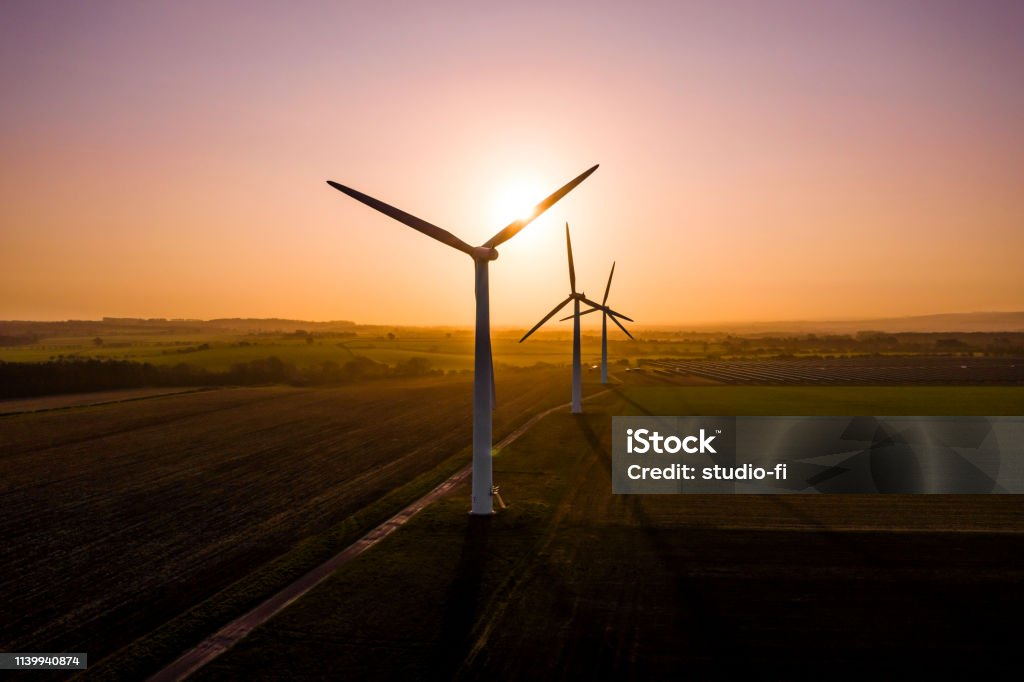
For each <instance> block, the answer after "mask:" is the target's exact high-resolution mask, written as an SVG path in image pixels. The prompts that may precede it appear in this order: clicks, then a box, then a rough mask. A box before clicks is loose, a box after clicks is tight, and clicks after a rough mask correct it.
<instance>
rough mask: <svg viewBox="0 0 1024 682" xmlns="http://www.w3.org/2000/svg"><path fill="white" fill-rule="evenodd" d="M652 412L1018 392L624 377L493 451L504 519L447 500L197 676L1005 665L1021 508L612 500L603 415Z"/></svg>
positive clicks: (949, 408) (956, 406)
mask: <svg viewBox="0 0 1024 682" xmlns="http://www.w3.org/2000/svg"><path fill="white" fill-rule="evenodd" d="M684 409H685V412H681V410H684ZM647 411H653V412H666V413H692V414H764V413H776V414H849V413H864V414H891V415H896V414H922V413H930V414H1021V413H1024V390H1022V389H1020V388H1011V389H1005V390H1004V389H973V388H972V389H961V388H956V389H944V388H929V389H917V388H892V389H882V390H875V389H859V388H857V389H836V388H786V389H776V388H760V387H723V388H711V389H709V388H699V387H692V388H687V387H680V388H674V389H665V388H661V387H651V386H645V385H631V384H627V385H625V386H622V387H619V388H618V389H617V390H615V391H613V392H611V393H609V394H606V395H605V396H604V397H601V398H598V399H596V400H595V402H593V403H591V404H590V408H589V413H588V414H587V415H585V416H572V415H568V414H555V415H552V416H550V417H548V418H545V419H544V420H542V421H541V422H540V423H539V424H538V425H537V426H536V427H535V428H534V429H533V430H531V431H530V432H528V433H527V434H526V435H525V436H524V437H523V438H521V439H520V440H519V441H517V442H516V443H514V444H513V445H512V446H511V447H510V448H508V449H507V450H505V451H504V452H503V453H502V455H501V456H500V457H499V458H498V459H497V460H496V466H495V480H496V482H498V483H500V484H501V486H502V491H503V494H504V495H505V496H506V498H507V501H509V502H510V504H511V507H510V508H509V509H508V510H505V511H503V512H502V513H500V514H499V515H498V516H496V517H494V518H493V519H474V518H467V517H466V515H465V498H466V495H467V494H468V492H467V491H466V490H462V491H460V492H458V493H455V494H453V495H451V496H450V497H449V498H446V499H444V500H443V501H441V502H440V503H438V504H435V505H433V506H432V507H430V508H428V509H427V510H426V511H424V512H423V513H422V514H421V515H420V516H419V517H417V518H415V519H413V521H411V522H410V523H409V524H408V525H407V526H406V527H404V528H403V529H402V530H400V531H399V532H397V533H395V534H394V535H392V536H390V537H389V538H388V539H386V540H385V541H384V542H383V543H382V544H381V545H380V546H378V547H377V548H375V549H374V550H372V551H371V552H369V553H368V554H366V555H364V556H362V557H360V558H359V559H357V560H355V561H353V562H352V563H350V564H349V565H347V566H345V567H344V568H342V569H341V570H339V571H338V572H337V573H336V574H335V575H334V576H332V578H331V579H329V580H328V581H327V582H326V583H325V584H323V585H321V586H320V587H319V588H317V589H316V590H315V591H314V592H313V593H311V594H310V595H308V596H307V597H305V598H304V599H302V600H300V601H299V602H297V603H296V604H294V605H293V606H292V607H290V608H289V609H288V610H286V611H285V612H284V613H282V614H281V615H280V616H278V617H277V618H275V619H273V620H272V621H270V622H269V623H268V624H267V625H265V626H264V627H262V628H260V629H258V630H257V631H256V632H254V633H253V634H252V635H251V636H250V637H249V638H248V639H246V640H244V641H243V642H242V643H240V644H239V645H238V646H236V647H235V648H234V649H232V650H231V651H229V652H228V653H227V654H225V655H224V656H222V657H220V658H219V659H216V660H215V661H213V662H212V663H211V664H210V665H209V666H207V667H206V668H204V669H203V670H201V671H200V672H199V674H198V676H197V677H198V678H199V679H238V678H240V677H241V678H259V679H280V678H297V677H336V676H344V677H353V678H357V679H371V680H373V679H381V680H383V679H395V678H396V677H398V678H401V677H410V678H413V679H418V678H421V677H423V676H424V674H427V673H425V671H427V672H429V674H430V675H433V676H435V677H437V678H441V679H451V678H455V679H551V678H557V679H568V678H570V677H571V678H572V679H587V678H600V679H606V678H615V679H650V678H654V679H667V678H673V679H674V678H679V677H682V678H690V677H693V678H696V679H718V678H741V679H749V678H751V677H754V676H760V677H770V678H773V679H778V678H783V679H793V678H804V677H813V678H820V677H825V678H835V677H840V678H860V679H863V678H865V677H877V676H878V674H879V669H878V666H879V665H880V663H881V662H882V661H888V659H889V658H890V657H892V656H902V659H901V660H898V661H897V662H896V663H895V664H894V663H891V662H889V663H886V667H885V670H886V672H885V673H884V674H882V676H883V677H886V676H889V675H890V674H891V675H892V676H897V677H898V676H905V675H908V674H911V673H913V674H929V673H932V674H941V675H943V676H948V675H950V674H953V675H954V676H955V675H956V674H958V673H964V674H968V673H971V672H975V673H976V672H978V671H981V670H985V669H987V667H988V666H993V665H996V666H998V665H999V664H1000V663H1001V662H1002V661H1003V660H1008V659H1009V658H1010V656H1011V653H1010V652H1012V651H1014V650H1015V647H1016V635H1015V633H1016V632H1018V631H1019V628H1018V622H1019V613H1020V608H1021V606H1024V588H1022V587H1021V586H1022V585H1024V568H1022V566H1021V564H1020V562H1019V561H1018V560H1017V559H1016V557H1017V556H1019V555H1020V554H1021V553H1022V552H1024V533H1022V531H1024V503H1022V502H1021V501H1020V498H1019V497H1017V496H891V497H885V496H857V495H853V496H830V497H823V496H795V497H793V496H787V497H786V498H785V499H783V498H782V497H779V496H746V497H733V496H613V495H611V483H610V466H611V461H610V437H611V434H610V424H609V417H610V416H611V415H614V414H643V413H645V412H647ZM553 444H554V445H553ZM980 614H984V616H983V617H979V615H980ZM1001 652H1006V653H1005V655H1004V654H1002V653H1001ZM979 656H984V657H985V660H980V659H979Z"/></svg>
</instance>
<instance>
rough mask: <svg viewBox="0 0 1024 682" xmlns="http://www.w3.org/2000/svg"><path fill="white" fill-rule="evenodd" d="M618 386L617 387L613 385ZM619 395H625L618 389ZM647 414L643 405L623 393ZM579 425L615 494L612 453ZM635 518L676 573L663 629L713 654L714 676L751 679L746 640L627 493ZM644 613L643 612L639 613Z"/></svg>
mask: <svg viewBox="0 0 1024 682" xmlns="http://www.w3.org/2000/svg"><path fill="white" fill-rule="evenodd" d="M613 390H614V389H613ZM616 393H618V394H619V395H622V394H621V393H619V392H618V391H616ZM622 397H623V398H624V399H625V400H627V402H630V403H632V404H633V405H635V406H636V407H638V408H639V409H641V410H643V411H644V412H646V413H647V414H650V412H648V411H647V410H646V408H644V407H643V406H642V405H639V404H638V403H635V402H633V401H632V400H629V399H628V398H626V397H625V396H622ZM575 421H576V425H577V426H578V427H579V429H580V432H581V433H582V434H583V437H584V438H585V439H586V441H587V444H588V445H589V446H590V448H591V449H592V450H593V451H594V452H595V453H597V458H598V461H599V462H600V463H601V466H602V467H603V468H604V470H605V473H606V474H607V475H608V489H609V494H611V477H612V457H611V453H610V452H609V451H608V448H606V447H605V445H604V443H602V442H601V438H600V437H599V436H598V435H597V433H595V432H594V429H593V427H592V426H591V424H590V422H589V421H588V420H587V418H586V416H584V415H578V416H577V418H576V420H575ZM622 497H623V500H624V502H625V503H626V505H627V506H628V507H629V510H630V512H631V513H632V515H633V518H635V519H636V520H637V531H639V532H640V533H642V534H643V536H644V538H645V540H646V541H647V543H648V544H649V546H650V547H651V549H652V550H653V553H654V554H655V555H656V556H657V557H658V558H659V560H660V561H661V562H662V564H663V565H664V567H665V570H666V572H667V573H668V575H671V576H673V584H672V589H673V591H674V593H675V599H674V600H673V602H674V604H675V606H676V608H674V609H673V628H672V629H673V632H671V633H663V634H664V635H666V636H667V637H668V639H670V640H677V641H681V642H682V641H685V642H690V643H693V644H696V645H697V647H698V648H699V649H701V650H703V651H705V652H707V653H708V654H710V655H711V657H712V663H711V666H712V668H713V670H711V671H707V673H708V674H710V675H711V676H712V677H713V678H726V679H747V678H749V677H750V673H753V672H754V668H753V666H752V665H751V659H750V657H749V656H748V655H747V653H746V652H745V651H744V650H743V640H742V638H741V637H738V636H737V634H738V633H735V632H733V631H732V628H730V627H729V625H728V624H727V623H726V622H725V620H724V619H723V618H722V616H721V614H720V613H719V612H718V610H717V609H715V608H714V606H713V605H712V604H711V603H710V602H709V601H708V600H707V599H706V598H705V597H704V595H703V594H702V593H701V590H700V588H699V586H698V585H697V584H696V583H695V581H693V580H692V579H691V578H689V577H687V575H686V574H687V567H686V566H685V559H683V558H682V557H679V556H677V553H676V552H675V551H674V550H673V547H672V544H671V543H670V542H668V541H667V539H666V534H665V532H663V531H660V530H658V529H656V528H655V527H654V525H653V523H652V522H651V519H650V516H649V515H648V514H647V511H646V510H645V509H644V506H643V498H642V497H641V496H639V495H623V496H622ZM637 615H638V616H642V614H637Z"/></svg>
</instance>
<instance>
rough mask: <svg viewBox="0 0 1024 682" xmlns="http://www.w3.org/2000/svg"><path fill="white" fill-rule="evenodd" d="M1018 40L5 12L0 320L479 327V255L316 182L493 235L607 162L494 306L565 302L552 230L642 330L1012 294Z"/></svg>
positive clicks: (580, 8) (240, 11)
mask: <svg viewBox="0 0 1024 682" xmlns="http://www.w3.org/2000/svg"><path fill="white" fill-rule="evenodd" d="M1022 28H1024V3H1015V2H998V1H995V0H990V1H988V2H979V3H970V4H968V3H960V2H952V1H941V2H933V3H927V4H922V3H914V2H865V3H828V4H826V3H812V2H795V1H785V2H782V1H780V2H770V3H769V2H765V3H752V2H730V3H710V2H709V3H700V2H695V3H687V4H685V5H682V4H680V3H639V4H633V5H630V6H629V7H624V6H617V5H616V4H614V3H570V4H565V5H559V6H551V5H549V4H545V3H518V4H516V5H515V6H504V5H503V6H500V7H498V8H491V7H487V6H485V5H484V4H481V3H468V2H441V3H436V4H431V5H429V6H425V5H417V4H414V3H375V4H363V3H354V4H350V3H329V2H309V3H302V4H301V5H298V6H289V5H285V4H276V3H268V2H255V3H244V4H243V3H232V2H214V3H204V4H202V5H186V4H177V3H174V4H172V3H166V4H147V5H138V4H134V3H127V2H99V3H89V4H83V3H72V2H54V3H45V4H44V3H8V4H5V5H3V6H0V56H2V59H0V82H2V83H3V85H4V91H5V98H4V102H3V104H2V105H0V153H2V154H3V158H4V159H5V163H4V164H3V168H2V170H0V174H2V175H0V177H2V182H0V243H2V247H3V248H0V292H2V295H0V319H71V318H74V319H91V318H98V317H101V316H112V317H167V318H175V317H183V318H200V319H210V318H218V317H283V316H286V317H293V318H297V319H310V320H316V319H319V320H330V319H354V320H356V321H358V322H361V323H367V324H375V323H387V324H396V323H397V322H396V321H398V320H405V321H406V322H402V324H410V325H424V324H446V325H455V326H467V325H469V324H470V323H471V321H472V314H473V305H472V297H473V289H472V272H473V270H472V267H471V262H470V260H469V259H468V258H466V257H465V256H463V255H461V254H457V253H454V252H453V251H452V250H451V249H447V248H445V247H444V246H442V245H440V244H437V243H435V242H433V241H432V240H430V239H428V238H426V237H424V236H423V235H420V234H417V233H416V232H414V231H412V230H410V229H409V228H407V227H404V226H402V225H400V224H398V223H396V222H394V221H392V220H390V219H388V218H386V217H384V216H381V215H379V214H377V213H375V212H374V211H372V210H370V209H368V208H367V207H365V206H363V205H361V204H359V203H357V202H355V201H353V200H351V199H350V198H348V197H345V196H343V195H341V194H339V193H338V192H336V191H334V190H332V189H330V188H329V187H328V186H327V185H326V184H325V183H324V181H325V180H328V179H332V180H337V181H338V182H342V183H344V184H347V185H350V186H352V187H354V188H356V189H358V190H360V191H363V192H366V193H368V194H370V195H373V196H375V197H378V198H380V199H382V200H384V201H388V202H389V203H392V204H394V205H396V206H398V207H400V208H402V209H404V210H406V211H408V212H410V213H413V214H415V215H417V216H419V217H421V218H424V219H426V220H429V221H431V222H433V223H435V224H437V225H440V226H442V227H444V228H446V229H449V230H450V231H452V232H454V233H455V234H456V235H458V236H459V237H461V238H462V239H464V240H466V241H468V242H471V243H480V242H481V241H483V240H485V239H486V238H487V237H489V236H491V235H492V234H493V233H495V232H496V231H497V230H498V229H500V228H501V227H503V226H504V225H505V224H506V223H508V222H509V221H511V220H512V219H514V218H515V216H516V213H517V212H518V211H519V210H521V209H522V208H524V207H528V206H529V205H530V204H532V203H534V202H536V201H537V200H539V199H541V198H543V197H544V196H545V195H547V194H548V193H550V192H551V191H553V190H554V189H556V188H557V187H558V186H560V185H561V184H562V183H564V182H565V181H567V180H569V179H570V178H572V177H574V176H575V175H577V174H578V173H579V172H581V171H582V170H584V169H585V168H587V167H589V166H591V165H593V164H594V163H600V164H601V168H600V169H599V170H598V171H597V172H596V173H595V174H594V175H593V176H592V177H590V178H589V179H588V180H586V181H585V182H584V183H583V184H582V185H580V186H579V187H578V188H576V189H575V190H574V191H573V192H572V193H571V194H569V195H568V196H567V197H566V198H565V199H563V200H562V201H561V202H560V203H558V204H557V205H556V206H555V207H554V208H552V209H551V210H550V211H548V213H546V214H545V215H544V216H542V217H541V218H540V219H539V220H537V221H536V222H535V223H533V224H531V225H530V226H529V227H527V228H526V229H525V230H524V231H523V232H522V233H521V234H520V235H518V236H516V237H515V238H514V239H513V240H511V241H509V242H508V243H506V244H504V245H502V246H501V248H499V251H500V252H501V256H500V258H499V259H498V261H497V262H496V263H495V264H494V266H493V267H492V268H491V278H492V283H491V296H492V319H493V322H494V325H495V326H496V327H507V326H521V325H532V324H533V323H534V322H536V321H537V319H539V318H540V317H541V316H542V315H543V314H544V313H545V312H546V311H547V310H548V309H549V308H550V307H551V305H552V304H553V303H554V302H555V301H556V300H559V298H560V297H561V296H564V295H565V293H566V292H567V289H568V281H567V276H566V265H565V244H564V229H563V227H562V225H563V223H564V222H565V221H568V222H569V223H570V225H571V227H572V230H573V249H574V255H575V259H576V267H577V276H578V279H579V283H580V284H581V288H582V289H583V290H584V291H586V292H587V293H588V295H590V296H591V297H592V298H593V297H599V296H600V294H601V293H602V292H603V289H604V285H605V281H606V279H607V276H608V269H609V267H610V266H611V263H612V261H613V260H616V261H617V262H618V265H617V267H616V274H615V282H614V285H613V289H612V295H611V298H610V303H611V304H612V305H614V306H615V307H616V308H618V309H620V310H622V311H623V312H625V313H627V314H629V315H630V316H631V317H633V318H635V319H636V320H637V324H638V325H640V326H657V325H677V324H696V323H700V324H716V323H721V324H726V323H735V322H742V321H751V322H753V321H771V320H808V321H825V320H849V319H876V318H884V317H900V316H907V315H925V314H933V313H948V312H955V311H1019V310H1024V278H1022V277H1021V275H1020V266H1019V260H1020V254H1021V253H1022V252H1024V229H1022V227H1024V202H1022V201H1021V199H1020V190H1021V179H1022V178H1024V126H1022V125H1021V123H1020V122H1021V121H1022V120H1024V79H1022V78H1021V76H1020V65H1021V64H1024V43H1022V41H1020V40H1019V34H1020V31H1021V29H1022ZM284 312H287V313H288V314H287V315H282V313H284ZM593 317H595V318H596V317H597V316H593ZM584 319H586V318H584ZM687 320H690V321H692V322H687ZM698 321H699V322H698ZM594 322H596V320H594V321H590V320H588V324H593V323H594Z"/></svg>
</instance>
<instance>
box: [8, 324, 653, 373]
mask: <svg viewBox="0 0 1024 682" xmlns="http://www.w3.org/2000/svg"><path fill="white" fill-rule="evenodd" d="M520 335H521V332H520V333H511V332H505V333H498V334H495V335H494V339H493V343H494V360H495V362H496V363H499V364H506V365H512V366H531V365H534V364H536V363H538V362H542V363H549V364H565V363H568V362H571V360H572V344H571V342H570V341H569V338H568V337H566V336H565V334H564V332H562V333H560V334H549V333H543V334H538V335H536V337H535V338H531V339H530V340H529V341H528V342H526V343H523V344H520V343H519V337H520ZM600 343H601V338H600V336H596V337H595V336H593V335H588V336H587V337H585V339H584V355H585V357H586V359H587V361H588V362H597V361H598V360H599V359H600V352H601V350H600ZM204 346H206V347H204ZM610 348H611V352H612V355H613V357H616V358H617V357H621V355H620V354H621V353H634V352H635V351H636V348H635V347H634V346H630V345H629V344H628V343H627V342H626V341H623V340H621V339H613V340H611V341H610ZM357 355H359V356H364V357H368V358H370V359H371V360H374V361H376V362H382V363H385V364H389V365H394V364H396V363H398V362H401V361H404V360H408V359H409V358H410V357H422V358H426V359H427V360H428V361H429V362H430V366H431V367H433V368H437V369H443V370H469V369H472V368H473V337H472V336H471V335H468V336H467V335H458V336H452V337H448V336H445V335H443V334H440V335H434V336H430V335H425V334H420V335H416V336H410V337H408V338H404V337H398V338H395V339H388V338H387V337H386V336H360V337H357V338H340V339H339V338H336V337H327V338H318V339H316V340H315V341H314V342H313V343H307V342H306V341H305V340H304V339H303V338H288V337H287V335H270V336H252V335H244V334H231V333H223V334H217V335H211V334H193V335H175V336H174V337H172V338H169V337H166V336H145V335H131V336H121V337H114V338H112V339H110V340H108V341H105V342H104V344H103V345H102V346H96V345H95V344H93V341H92V339H91V338H84V337H60V338H55V339H47V340H45V341H44V342H40V343H38V344H33V345H27V346H14V347H0V361H5V362H45V361H47V360H49V359H51V358H56V357H59V356H64V357H95V358H102V359H112V360H131V361H134V362H149V363H152V364H156V365H176V364H178V363H187V364H190V365H194V366H196V367H202V368H204V369H207V370H210V371H217V372H222V371H226V370H228V369H230V368H231V366H232V365H233V364H236V363H241V362H248V361H251V360H259V359H263V358H266V357H271V356H274V357H277V358H280V359H281V360H283V361H285V362H289V363H291V364H294V365H295V366H296V367H300V368H302V367H309V366H312V365H318V364H321V363H323V362H328V361H333V362H337V363H338V364H344V363H346V362H348V361H349V360H352V359H353V357H355V356H357Z"/></svg>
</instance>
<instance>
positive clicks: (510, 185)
mask: <svg viewBox="0 0 1024 682" xmlns="http://www.w3.org/2000/svg"><path fill="white" fill-rule="evenodd" d="M543 198H544V194H543V192H542V190H541V188H540V185H539V184H538V183H536V182H533V181H530V180H513V181H510V182H506V183H504V184H502V185H501V186H500V187H499V188H498V189H497V191H496V192H495V193H494V198H493V200H492V201H491V217H492V219H493V220H494V221H495V223H496V224H500V225H507V224H509V223H511V222H514V221H516V220H522V219H524V218H529V217H530V216H531V215H532V214H533V209H534V207H535V206H536V205H537V204H538V203H539V202H540V201H541V200H542V199H543Z"/></svg>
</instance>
